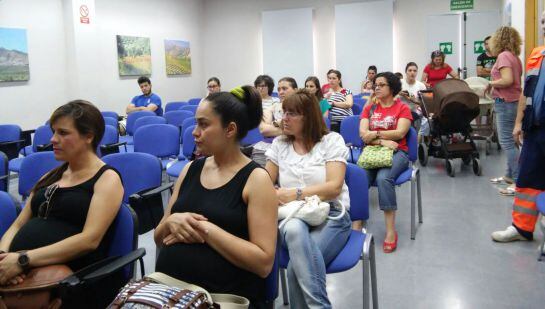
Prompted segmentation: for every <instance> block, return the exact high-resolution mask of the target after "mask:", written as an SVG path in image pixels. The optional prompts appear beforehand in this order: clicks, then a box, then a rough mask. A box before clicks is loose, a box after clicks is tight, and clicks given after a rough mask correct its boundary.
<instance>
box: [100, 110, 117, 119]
mask: <svg viewBox="0 0 545 309" xmlns="http://www.w3.org/2000/svg"><path fill="white" fill-rule="evenodd" d="M100 113H101V114H102V117H110V118H113V119H115V121H117V120H118V119H119V115H118V114H117V113H116V112H112V111H102V112H100Z"/></svg>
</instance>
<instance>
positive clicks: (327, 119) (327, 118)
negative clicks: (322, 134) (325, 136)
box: [323, 116, 331, 129]
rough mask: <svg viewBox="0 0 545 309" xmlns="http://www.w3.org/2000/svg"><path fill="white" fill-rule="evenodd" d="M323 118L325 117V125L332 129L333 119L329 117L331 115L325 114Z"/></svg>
mask: <svg viewBox="0 0 545 309" xmlns="http://www.w3.org/2000/svg"><path fill="white" fill-rule="evenodd" d="M323 118H324V122H325V126H326V127H327V128H328V129H331V120H330V119H329V117H326V116H324V117H323Z"/></svg>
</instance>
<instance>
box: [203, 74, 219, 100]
mask: <svg viewBox="0 0 545 309" xmlns="http://www.w3.org/2000/svg"><path fill="white" fill-rule="evenodd" d="M206 89H207V91H208V92H207V94H206V96H209V95H211V94H212V93H216V92H220V91H221V82H220V80H219V78H217V77H210V78H209V79H208V81H207V82H206Z"/></svg>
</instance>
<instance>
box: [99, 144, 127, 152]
mask: <svg viewBox="0 0 545 309" xmlns="http://www.w3.org/2000/svg"><path fill="white" fill-rule="evenodd" d="M123 145H127V142H120V143H113V144H106V145H100V149H104V150H108V149H112V148H115V147H119V146H123Z"/></svg>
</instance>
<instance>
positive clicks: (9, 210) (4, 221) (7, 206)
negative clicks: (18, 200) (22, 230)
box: [0, 191, 17, 239]
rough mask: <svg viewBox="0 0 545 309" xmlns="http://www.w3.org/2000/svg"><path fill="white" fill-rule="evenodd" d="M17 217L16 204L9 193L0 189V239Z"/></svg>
mask: <svg viewBox="0 0 545 309" xmlns="http://www.w3.org/2000/svg"><path fill="white" fill-rule="evenodd" d="M15 218H17V205H16V204H15V201H14V200H13V198H11V196H10V195H9V193H7V192H3V191H0V239H1V238H2V236H4V233H5V232H6V231H7V230H8V229H9V227H10V226H11V225H12V224H13V221H15Z"/></svg>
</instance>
